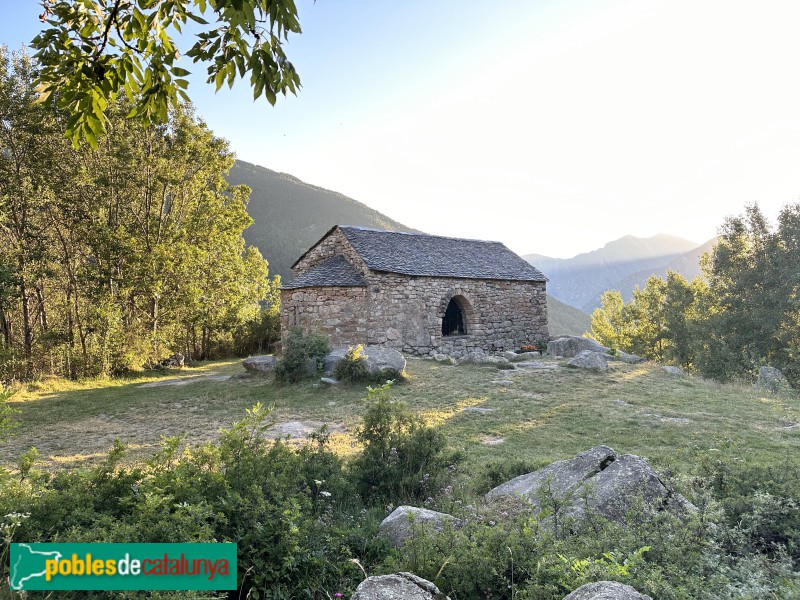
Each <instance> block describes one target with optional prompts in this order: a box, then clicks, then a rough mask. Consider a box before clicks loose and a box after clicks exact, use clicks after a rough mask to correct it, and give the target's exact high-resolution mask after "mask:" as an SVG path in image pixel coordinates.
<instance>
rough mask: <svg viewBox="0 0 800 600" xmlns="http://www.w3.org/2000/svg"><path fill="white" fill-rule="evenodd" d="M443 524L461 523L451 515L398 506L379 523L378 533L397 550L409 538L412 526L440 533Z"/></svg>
mask: <svg viewBox="0 0 800 600" xmlns="http://www.w3.org/2000/svg"><path fill="white" fill-rule="evenodd" d="M445 523H451V524H452V525H453V526H454V527H459V526H460V525H461V521H460V520H459V519H456V518H455V517H454V516H452V515H448V514H445V513H440V512H436V511H435V510H428V509H427V508H416V507H414V506H398V507H397V508H395V509H394V511H393V512H392V514H390V515H389V516H388V517H386V518H385V519H384V520H383V521H381V524H380V526H379V527H378V531H379V533H380V535H381V536H383V537H385V538H386V539H388V540H389V541H390V542H391V543H392V545H393V546H395V547H396V548H399V547H400V546H402V545H403V544H404V543H405V541H406V540H407V539H408V538H409V537H411V534H412V526H414V525H421V526H422V528H423V529H427V528H433V529H434V530H436V531H441V530H442V529H443V528H444V525H445Z"/></svg>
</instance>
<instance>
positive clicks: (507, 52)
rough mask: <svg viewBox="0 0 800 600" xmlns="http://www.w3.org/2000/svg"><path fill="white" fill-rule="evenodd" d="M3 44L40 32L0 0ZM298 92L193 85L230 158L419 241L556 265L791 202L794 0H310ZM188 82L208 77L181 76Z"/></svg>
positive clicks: (771, 211)
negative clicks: (469, 244)
mask: <svg viewBox="0 0 800 600" xmlns="http://www.w3.org/2000/svg"><path fill="white" fill-rule="evenodd" d="M0 8H2V12H1V13H0V14H2V15H3V16H2V20H0V43H7V44H8V45H9V46H10V47H12V48H15V47H19V45H20V44H21V43H22V42H23V41H25V40H28V39H30V38H31V37H32V36H33V35H35V33H36V32H37V31H38V28H39V22H38V20H37V18H36V15H37V14H38V12H40V11H39V9H38V5H37V3H36V2H33V0H0ZM299 11H300V22H301V25H302V27H303V30H304V32H303V34H302V35H300V36H295V37H293V38H291V40H290V43H289V45H288V47H287V52H288V54H289V58H290V59H291V60H292V61H293V62H294V63H295V65H296V66H297V68H298V71H299V72H300V77H301V79H302V82H303V89H302V90H301V92H300V94H299V96H298V97H297V98H294V97H290V98H289V99H285V100H279V104H278V106H277V107H275V108H272V107H270V106H269V105H268V104H267V103H266V101H264V100H260V101H259V102H257V103H255V104H254V103H253V101H252V95H251V91H250V89H249V87H248V86H247V85H245V84H243V83H239V84H238V85H237V86H236V87H235V88H234V90H233V91H227V90H225V91H220V93H218V94H216V95H214V94H213V90H211V89H209V88H208V87H207V86H205V84H203V83H202V81H203V79H204V78H203V77H196V78H194V79H193V83H192V86H191V87H190V90H189V92H190V95H191V96H192V98H193V99H194V100H195V103H196V106H197V111H198V113H199V114H200V115H201V116H202V117H203V118H204V119H205V120H206V121H207V122H208V123H209V125H210V126H211V128H212V129H213V130H214V131H215V132H216V133H217V134H218V135H220V136H222V137H225V138H227V139H228V140H230V141H231V145H232V147H233V149H234V150H235V151H236V153H237V155H238V156H239V157H240V158H242V159H244V160H247V161H250V162H254V163H257V164H260V165H263V166H265V167H268V168H270V169H275V170H278V171H285V172H287V173H291V174H293V175H295V176H297V177H299V178H301V179H303V180H305V181H307V182H309V183H313V184H315V185H319V186H322V187H326V188H329V189H333V190H336V191H339V192H342V193H344V194H346V195H348V196H351V197H353V198H355V199H356V200H359V201H361V202H364V203H365V204H367V205H369V206H371V207H373V208H375V209H377V210H379V211H381V212H384V213H385V214H387V215H389V216H390V217H392V218H394V219H397V220H398V221H400V222H402V223H405V224H407V225H409V226H412V227H416V228H418V229H421V230H424V231H427V232H430V233H437V234H442V235H452V236H458V237H470V238H481V239H492V240H500V241H503V242H505V243H506V244H507V245H508V246H509V247H511V248H512V249H513V250H515V251H517V252H520V253H528V252H536V253H540V254H546V255H550V256H560V257H567V256H572V255H574V254H577V253H579V252H584V251H587V250H591V249H594V248H596V247H599V246H602V245H603V244H604V243H606V242H608V241H610V240H612V239H616V238H618V237H621V236H623V235H625V234H633V235H638V236H650V235H654V234H656V233H661V232H663V233H670V234H673V235H678V236H681V237H685V238H687V239H690V240H694V241H697V242H704V241H706V240H707V239H709V238H711V237H712V236H713V235H714V234H715V232H716V229H717V227H718V226H719V225H720V224H721V222H722V220H723V219H724V217H725V216H726V215H729V214H738V213H740V212H742V210H743V208H744V205H745V204H746V203H751V202H758V203H759V204H760V205H761V207H762V208H763V210H764V211H765V213H766V214H767V215H769V216H770V217H771V218H774V217H775V216H776V215H777V212H778V210H779V208H780V207H781V206H783V205H784V204H787V203H789V202H795V201H797V199H798V197H800V35H798V34H797V31H798V28H799V27H800V2H796V0H786V1H780V2H777V1H776V2H772V1H770V0H764V1H761V2H753V1H752V0H751V1H741V0H719V1H715V0H714V1H712V0H709V1H706V0H686V1H684V0H665V1H661V2H660V1H649V0H635V1H633V0H551V1H538V0H536V1H534V0H528V1H518V2H510V1H509V2H503V1H497V2H486V1H481V2H478V1H474V0H458V1H454V0H394V1H388V0H359V1H344V0H317V2H316V3H314V2H312V1H310V0H300V2H299ZM188 68H190V69H191V70H193V71H194V72H195V73H198V74H200V75H202V74H203V72H204V68H203V67H201V66H198V65H191V66H188Z"/></svg>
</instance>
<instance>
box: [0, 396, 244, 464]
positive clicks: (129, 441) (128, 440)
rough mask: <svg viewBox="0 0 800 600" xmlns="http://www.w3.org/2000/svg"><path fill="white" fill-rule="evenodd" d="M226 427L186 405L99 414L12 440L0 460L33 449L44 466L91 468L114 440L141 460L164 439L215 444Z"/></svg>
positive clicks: (227, 424)
mask: <svg viewBox="0 0 800 600" xmlns="http://www.w3.org/2000/svg"><path fill="white" fill-rule="evenodd" d="M176 409H177V410H176ZM230 425H231V423H230V422H229V421H227V422H226V421H223V420H221V419H218V418H214V417H212V416H209V415H206V414H203V412H202V410H200V407H198V406H196V405H193V404H190V403H187V402H183V403H180V404H175V405H172V406H170V409H169V410H165V411H163V412H162V413H160V414H158V415H152V414H149V413H148V412H146V411H141V410H129V411H126V412H124V413H121V414H118V415H106V414H102V413H101V414H99V415H96V416H92V417H87V418H85V419H81V420H80V421H75V422H65V423H57V424H54V425H50V426H47V427H44V428H40V429H39V430H37V431H36V432H35V433H34V434H25V435H19V436H15V437H13V438H11V439H10V440H9V441H8V442H7V443H6V444H4V445H3V446H2V447H0V461H2V462H5V463H11V464H14V463H16V461H17V459H18V457H19V455H20V454H21V453H22V452H25V451H26V450H28V449H29V448H31V447H32V446H36V448H38V450H39V452H41V456H42V460H43V462H44V463H45V464H44V466H54V465H55V464H59V465H61V466H64V464H65V463H67V464H71V465H74V466H77V465H79V464H91V463H93V462H97V460H98V459H102V458H103V457H104V456H105V455H106V453H107V452H108V450H109V449H110V448H111V447H112V446H113V444H114V440H117V439H118V440H119V441H120V442H122V443H123V444H125V446H126V447H127V448H128V454H129V455H130V457H141V456H147V455H150V454H152V453H153V452H155V451H157V450H158V448H159V447H160V445H161V438H162V436H164V437H170V436H175V435H184V434H185V440H186V442H187V443H188V444H191V445H196V444H202V443H204V442H208V441H214V440H217V439H218V438H219V434H220V430H222V429H223V428H225V427H230ZM78 449H79V450H78ZM76 450H77V453H76Z"/></svg>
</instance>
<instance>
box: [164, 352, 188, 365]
mask: <svg viewBox="0 0 800 600" xmlns="http://www.w3.org/2000/svg"><path fill="white" fill-rule="evenodd" d="M185 361H186V357H185V356H184V355H183V354H181V353H180V352H177V353H175V354H173V355H172V356H171V357H170V358H169V362H168V363H167V364H168V366H170V367H178V368H181V367H183V365H184V363H185Z"/></svg>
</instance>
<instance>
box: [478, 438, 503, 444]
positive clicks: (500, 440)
mask: <svg viewBox="0 0 800 600" xmlns="http://www.w3.org/2000/svg"><path fill="white" fill-rule="evenodd" d="M505 441H506V438H503V437H493V438H486V439H485V440H483V443H484V444H486V445H487V446H499V445H500V444H502V443H503V442H505Z"/></svg>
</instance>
